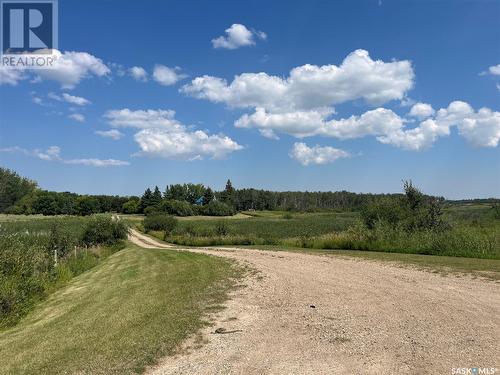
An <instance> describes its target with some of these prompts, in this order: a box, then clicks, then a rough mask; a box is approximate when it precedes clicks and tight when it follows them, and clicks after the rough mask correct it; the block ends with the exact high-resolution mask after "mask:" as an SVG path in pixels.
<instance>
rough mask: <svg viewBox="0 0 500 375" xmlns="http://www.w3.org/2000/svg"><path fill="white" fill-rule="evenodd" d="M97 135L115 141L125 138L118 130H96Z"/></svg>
mask: <svg viewBox="0 0 500 375" xmlns="http://www.w3.org/2000/svg"><path fill="white" fill-rule="evenodd" d="M95 134H97V135H100V136H101V137H105V138H111V139H113V140H115V141H117V140H118V139H120V138H122V137H123V135H124V134H123V133H122V132H121V131H119V130H116V129H111V130H96V131H95Z"/></svg>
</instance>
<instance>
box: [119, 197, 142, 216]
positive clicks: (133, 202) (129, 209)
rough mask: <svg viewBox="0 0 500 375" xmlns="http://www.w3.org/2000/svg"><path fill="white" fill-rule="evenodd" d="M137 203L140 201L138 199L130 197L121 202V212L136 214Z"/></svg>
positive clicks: (137, 209) (137, 211)
mask: <svg viewBox="0 0 500 375" xmlns="http://www.w3.org/2000/svg"><path fill="white" fill-rule="evenodd" d="M139 204H140V201H139V200H138V199H130V200H128V201H126V202H125V203H123V205H122V212H123V213H124V214H137V213H139Z"/></svg>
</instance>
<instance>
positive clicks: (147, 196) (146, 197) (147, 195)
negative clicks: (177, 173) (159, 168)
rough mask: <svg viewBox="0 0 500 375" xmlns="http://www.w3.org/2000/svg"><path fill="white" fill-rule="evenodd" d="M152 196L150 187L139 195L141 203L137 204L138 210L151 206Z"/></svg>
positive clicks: (142, 210)
mask: <svg viewBox="0 0 500 375" xmlns="http://www.w3.org/2000/svg"><path fill="white" fill-rule="evenodd" d="M152 197H153V193H152V192H151V189H150V188H147V189H146V191H145V192H144V194H143V195H142V197H141V204H140V205H139V208H140V211H141V212H144V209H145V208H146V207H149V206H151V198H152Z"/></svg>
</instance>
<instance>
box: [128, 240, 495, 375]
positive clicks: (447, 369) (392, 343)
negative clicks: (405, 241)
mask: <svg viewBox="0 0 500 375" xmlns="http://www.w3.org/2000/svg"><path fill="white" fill-rule="evenodd" d="M132 237H133V238H134V237H135V233H134V232H133V235H132ZM146 239H147V240H148V243H146V245H148V246H153V247H165V246H166V245H165V244H161V243H159V242H157V241H155V240H151V239H150V238H149V237H146ZM134 241H137V242H136V243H137V244H138V245H140V246H143V245H141V244H140V242H141V240H140V239H137V237H136V239H135V240H134ZM148 246H144V247H148ZM191 251H196V252H203V253H207V254H213V255H218V256H224V257H228V258H231V259H235V260H237V261H240V262H245V263H248V264H250V265H252V266H253V267H254V268H256V269H257V270H259V271H260V277H257V278H256V277H253V278H249V279H248V280H247V284H248V286H247V288H244V289H241V290H239V291H237V292H235V294H234V296H233V298H232V299H231V300H230V301H229V302H228V304H227V309H225V310H224V311H223V312H221V313H219V314H218V315H217V316H215V317H214V322H215V326H214V327H211V328H207V329H206V330H205V331H204V336H205V338H206V340H207V343H206V345H204V346H202V347H201V348H200V349H192V350H189V351H188V353H187V354H182V355H178V356H175V357H166V358H164V359H162V360H161V361H160V364H159V365H158V366H156V367H155V368H152V369H150V371H149V373H151V374H451V371H452V368H457V367H488V368H491V367H493V368H495V367H496V368H499V367H500V363H499V359H500V284H498V283H494V282H491V281H484V280H473V279H471V278H468V277H462V278H458V277H454V276H450V277H442V276H439V275H436V274H433V273H430V272H424V271H418V270H413V269H409V268H399V267H395V266H393V265H387V264H383V263H376V262H370V261H362V260H351V259H342V258H338V257H328V256H316V255H308V254H301V253H287V252H270V251H258V250H250V249H239V250H237V251H232V250H226V249H219V250H215V249H192V250H191ZM311 306H314V307H311ZM219 327H223V328H226V329H227V330H241V332H235V333H230V334H214V333H213V332H214V330H215V329H216V328H219Z"/></svg>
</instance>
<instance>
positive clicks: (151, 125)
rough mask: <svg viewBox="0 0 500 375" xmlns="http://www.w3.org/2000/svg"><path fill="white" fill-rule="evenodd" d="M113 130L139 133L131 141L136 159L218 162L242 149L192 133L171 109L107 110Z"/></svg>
mask: <svg viewBox="0 0 500 375" xmlns="http://www.w3.org/2000/svg"><path fill="white" fill-rule="evenodd" d="M104 117H105V118H106V119H107V120H108V122H109V123H110V125H112V126H114V127H131V128H136V129H141V130H139V131H138V132H137V133H136V134H135V136H134V139H135V141H136V142H137V144H138V145H139V148H140V152H138V153H137V155H139V156H151V157H163V158H167V159H178V160H199V159H203V158H204V157H209V158H212V159H221V158H224V157H226V156H227V155H228V154H230V153H232V152H234V151H238V150H241V149H242V148H243V147H242V146H241V145H239V144H238V143H236V142H235V141H234V140H232V139H231V138H229V137H227V136H225V135H223V134H217V135H209V134H207V133H206V132H204V131H201V130H192V129H191V127H187V126H185V125H183V124H182V123H180V122H179V121H178V120H176V119H175V112H174V111H172V110H152V109H149V110H137V111H132V110H130V109H128V108H125V109H120V110H110V111H108V112H106V113H105V114H104Z"/></svg>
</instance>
